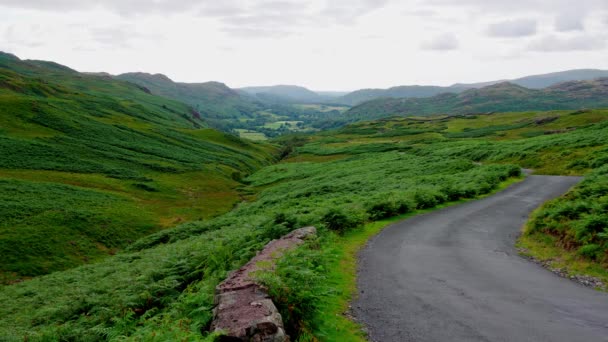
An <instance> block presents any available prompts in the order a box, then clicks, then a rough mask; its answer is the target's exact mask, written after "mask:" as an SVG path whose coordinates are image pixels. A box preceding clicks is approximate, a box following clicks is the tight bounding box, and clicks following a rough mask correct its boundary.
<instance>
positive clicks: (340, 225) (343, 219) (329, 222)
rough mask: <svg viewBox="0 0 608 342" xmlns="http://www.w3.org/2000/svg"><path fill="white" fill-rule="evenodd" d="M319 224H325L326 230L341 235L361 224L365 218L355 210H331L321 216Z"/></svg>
mask: <svg viewBox="0 0 608 342" xmlns="http://www.w3.org/2000/svg"><path fill="white" fill-rule="evenodd" d="M321 222H323V223H324V224H325V227H327V229H329V230H332V231H335V232H338V233H339V234H343V233H344V232H346V231H348V230H350V229H353V228H356V227H358V226H360V225H361V224H363V222H365V218H364V215H362V214H361V213H358V212H356V211H355V210H344V209H337V208H332V209H330V210H329V211H328V212H327V213H325V215H323V217H322V218H321Z"/></svg>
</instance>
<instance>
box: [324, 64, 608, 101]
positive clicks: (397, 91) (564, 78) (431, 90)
mask: <svg viewBox="0 0 608 342" xmlns="http://www.w3.org/2000/svg"><path fill="white" fill-rule="evenodd" d="M602 77H608V70H598V69H577V70H567V71H561V72H554V73H548V74H541V75H533V76H526V77H522V78H517V79H513V80H499V81H489V82H480V83H456V84H453V85H451V86H449V87H440V86H418V85H411V86H410V85H407V86H398V87H392V88H389V89H362V90H357V91H354V92H352V93H349V94H346V95H344V96H342V97H339V98H337V99H335V102H337V103H344V104H347V105H351V106H354V105H358V104H361V103H363V102H366V101H370V100H374V99H378V98H385V97H395V98H410V97H431V96H435V95H439V94H441V93H461V92H463V91H466V90H468V89H477V88H483V87H487V86H491V85H494V84H498V83H503V82H509V83H512V84H516V85H519V86H522V87H526V88H530V89H542V88H546V87H550V86H553V85H556V84H558V83H562V82H568V81H584V80H594V79H597V78H602Z"/></svg>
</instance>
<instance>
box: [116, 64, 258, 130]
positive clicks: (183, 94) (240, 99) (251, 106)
mask: <svg viewBox="0 0 608 342" xmlns="http://www.w3.org/2000/svg"><path fill="white" fill-rule="evenodd" d="M116 78H117V79H120V80H124V81H128V82H132V83H135V84H138V85H141V86H143V87H145V88H146V89H148V90H149V91H150V93H152V94H154V95H160V96H164V97H167V98H171V99H174V100H177V101H180V102H183V103H187V104H189V105H191V106H192V107H194V109H195V110H196V111H198V112H199V113H200V115H201V117H202V118H205V119H206V120H207V121H208V122H210V123H211V124H212V125H215V126H217V127H220V128H221V127H222V126H223V125H222V124H223V123H224V121H226V120H234V121H238V120H239V119H242V118H253V117H254V114H255V113H256V112H257V111H259V110H261V109H262V107H263V106H262V104H260V103H258V102H256V101H253V100H252V99H251V98H249V97H245V96H241V95H240V94H239V93H238V92H237V91H235V90H233V89H231V88H229V87H227V86H226V85H225V84H223V83H220V82H205V83H180V82H173V81H172V80H171V79H170V78H168V77H167V76H165V75H162V74H148V73H142V72H136V73H126V74H121V75H118V76H116Z"/></svg>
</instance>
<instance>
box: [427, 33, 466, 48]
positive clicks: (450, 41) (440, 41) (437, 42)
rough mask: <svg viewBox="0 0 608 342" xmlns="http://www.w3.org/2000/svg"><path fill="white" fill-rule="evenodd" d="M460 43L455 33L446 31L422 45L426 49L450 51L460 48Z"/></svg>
mask: <svg viewBox="0 0 608 342" xmlns="http://www.w3.org/2000/svg"><path fill="white" fill-rule="evenodd" d="M459 45H460V43H459V42H458V38H456V36H455V35H454V34H452V33H444V34H440V35H437V36H435V37H433V39H431V40H428V41H425V42H423V43H422V45H421V47H422V48H423V49H425V50H437V51H449V50H456V49H458V46H459Z"/></svg>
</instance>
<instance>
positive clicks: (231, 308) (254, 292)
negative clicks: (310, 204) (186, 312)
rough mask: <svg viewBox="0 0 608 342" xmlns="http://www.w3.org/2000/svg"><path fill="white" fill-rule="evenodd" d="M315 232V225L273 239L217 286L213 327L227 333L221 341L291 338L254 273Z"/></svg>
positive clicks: (266, 341)
mask: <svg viewBox="0 0 608 342" xmlns="http://www.w3.org/2000/svg"><path fill="white" fill-rule="evenodd" d="M316 232H317V230H316V229H315V227H305V228H300V229H298V230H295V231H293V232H291V233H290V234H288V235H286V236H284V237H282V238H281V239H279V240H273V241H271V242H270V243H268V244H267V245H266V246H265V247H264V249H263V250H262V251H261V252H260V253H258V255H256V256H255V257H254V258H253V259H251V260H250V261H249V262H248V263H247V264H246V265H245V266H243V267H241V268H240V269H239V270H237V271H235V272H233V273H232V274H231V275H230V276H229V277H228V278H227V279H226V280H224V281H223V282H222V283H220V284H219V285H218V286H217V287H216V297H215V304H216V307H215V310H214V312H213V314H214V318H213V323H212V324H211V331H214V332H220V331H221V332H223V333H224V334H225V335H224V336H222V337H221V338H220V341H248V342H249V341H252V342H285V341H289V337H288V336H287V335H286V334H285V329H284V326H283V320H282V318H281V315H280V314H279V311H278V310H277V308H276V306H275V305H274V303H273V302H272V300H271V299H270V297H269V296H268V293H267V292H266V290H265V289H264V287H262V286H261V285H260V284H257V283H256V281H255V279H254V277H253V275H254V272H256V271H260V270H267V269H272V268H273V267H274V262H275V261H276V259H278V258H280V257H281V256H282V255H283V254H284V253H285V252H286V251H287V250H290V249H293V248H295V247H296V246H298V245H300V244H302V243H303V242H304V241H305V239H306V238H307V237H309V236H312V235H315V234H316Z"/></svg>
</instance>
